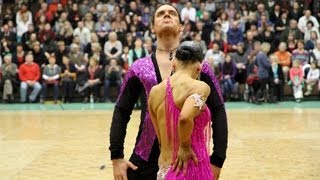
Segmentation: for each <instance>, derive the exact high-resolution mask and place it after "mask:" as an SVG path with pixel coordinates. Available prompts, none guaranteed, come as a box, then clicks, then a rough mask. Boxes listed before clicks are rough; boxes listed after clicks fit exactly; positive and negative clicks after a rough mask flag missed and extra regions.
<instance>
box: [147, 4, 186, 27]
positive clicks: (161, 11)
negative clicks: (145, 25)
mask: <svg viewBox="0 0 320 180" xmlns="http://www.w3.org/2000/svg"><path fill="white" fill-rule="evenodd" d="M166 28H171V29H172V28H173V29H176V30H179V32H181V31H182V25H181V24H180V20H179V14H178V12H177V11H176V9H175V8H174V7H172V6H170V5H162V6H160V7H159V8H158V9H157V11H156V12H155V16H154V25H153V28H152V29H153V31H154V32H155V33H157V32H158V31H160V30H161V29H166Z"/></svg>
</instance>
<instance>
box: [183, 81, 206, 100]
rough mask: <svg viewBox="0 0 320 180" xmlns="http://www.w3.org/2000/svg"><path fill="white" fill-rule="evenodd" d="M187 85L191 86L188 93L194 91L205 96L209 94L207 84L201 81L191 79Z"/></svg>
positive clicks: (193, 92)
mask: <svg viewBox="0 0 320 180" xmlns="http://www.w3.org/2000/svg"><path fill="white" fill-rule="evenodd" d="M188 85H189V86H190V87H191V91H190V95H192V94H195V93H196V94H200V95H204V96H206V97H207V96H208V95H209V94H210V87H209V85H208V84H207V83H205V82H203V81H198V80H193V81H192V82H190V83H188Z"/></svg>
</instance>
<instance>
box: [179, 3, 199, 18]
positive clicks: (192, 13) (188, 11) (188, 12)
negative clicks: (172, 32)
mask: <svg viewBox="0 0 320 180" xmlns="http://www.w3.org/2000/svg"><path fill="white" fill-rule="evenodd" d="M196 15H197V11H196V9H195V8H194V7H192V4H191V2H187V3H186V6H185V7H184V8H183V9H182V10H181V20H182V21H184V19H185V17H186V16H188V17H189V19H190V21H193V22H196Z"/></svg>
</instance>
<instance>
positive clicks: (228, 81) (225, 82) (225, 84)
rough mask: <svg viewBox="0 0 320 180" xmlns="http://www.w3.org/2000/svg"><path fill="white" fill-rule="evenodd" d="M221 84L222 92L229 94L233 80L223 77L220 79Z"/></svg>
mask: <svg viewBox="0 0 320 180" xmlns="http://www.w3.org/2000/svg"><path fill="white" fill-rule="evenodd" d="M222 85H223V91H224V92H223V93H224V94H225V93H227V94H231V93H232V90H233V85H234V83H233V80H232V79H224V80H222Z"/></svg>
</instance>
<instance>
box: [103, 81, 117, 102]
mask: <svg viewBox="0 0 320 180" xmlns="http://www.w3.org/2000/svg"><path fill="white" fill-rule="evenodd" d="M110 85H114V86H116V87H117V88H118V90H119V88H120V85H121V81H120V80H117V81H110V80H105V81H104V99H105V100H110V96H109V87H110Z"/></svg>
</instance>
